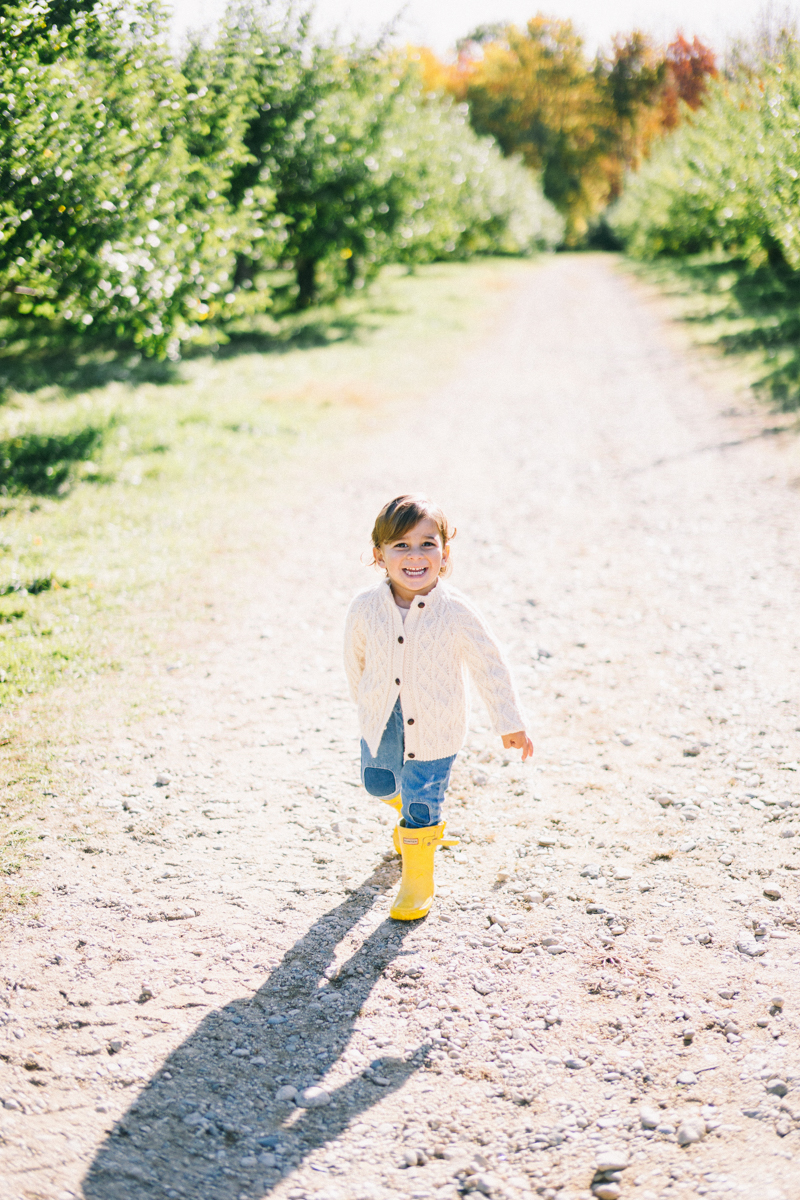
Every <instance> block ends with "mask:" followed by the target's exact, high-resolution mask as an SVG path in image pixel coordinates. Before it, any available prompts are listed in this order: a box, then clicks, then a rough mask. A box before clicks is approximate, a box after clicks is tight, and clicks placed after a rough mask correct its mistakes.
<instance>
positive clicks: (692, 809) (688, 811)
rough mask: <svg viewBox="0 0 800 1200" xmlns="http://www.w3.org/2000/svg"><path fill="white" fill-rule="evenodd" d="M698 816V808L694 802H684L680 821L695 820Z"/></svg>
mask: <svg viewBox="0 0 800 1200" xmlns="http://www.w3.org/2000/svg"><path fill="white" fill-rule="evenodd" d="M699 816H700V809H699V808H698V807H697V805H696V804H684V806H683V808H682V809H681V820H682V821H696V820H697V818H698V817H699Z"/></svg>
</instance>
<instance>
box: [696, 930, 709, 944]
mask: <svg viewBox="0 0 800 1200" xmlns="http://www.w3.org/2000/svg"><path fill="white" fill-rule="evenodd" d="M696 939H697V941H698V942H699V943H700V945H701V946H708V945H709V944H710V943H711V934H710V933H709V931H708V930H707V929H701V930H700V932H699V933H698V934H697V935H696Z"/></svg>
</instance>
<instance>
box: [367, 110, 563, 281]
mask: <svg viewBox="0 0 800 1200" xmlns="http://www.w3.org/2000/svg"><path fill="white" fill-rule="evenodd" d="M381 158H382V164H381V171H382V173H384V174H385V175H386V176H387V177H388V178H387V188H388V186H391V184H392V183H393V184H394V196H395V203H396V206H397V208H396V212H397V220H396V224H395V226H394V229H393V231H392V234H391V242H390V246H389V247H388V248H387V249H386V250H385V251H384V253H385V254H386V256H387V257H393V258H396V259H397V260H398V261H401V262H432V261H434V260H435V259H442V258H461V259H464V258H469V257H470V256H471V255H473V254H492V253H493V254H498V253H499V254H528V253H530V252H532V251H533V250H541V249H546V248H549V247H553V246H556V245H558V243H559V242H560V241H561V239H562V237H563V234H564V220H563V218H562V217H561V216H560V215H559V213H558V212H557V211H556V209H555V208H554V207H553V205H552V204H550V203H549V202H548V201H547V200H545V198H544V196H543V194H542V191H541V188H540V186H539V184H538V183H537V181H536V178H535V177H534V176H533V175H532V174H531V172H530V171H529V170H528V169H527V168H526V167H524V166H523V164H522V163H521V162H520V161H519V160H518V159H516V158H504V157H503V155H502V152H501V151H500V149H499V147H498V146H497V145H496V144H495V143H494V142H493V140H492V139H491V138H487V137H479V136H476V135H475V133H474V132H473V131H472V129H471V127H470V124H469V118H468V106H467V105H466V104H455V103H453V102H452V101H449V100H442V99H436V100H435V101H431V100H430V99H427V100H420V96H419V90H418V89H413V90H411V91H410V93H409V94H408V95H401V96H400V97H399V98H398V103H397V119H396V123H395V127H394V128H392V129H389V130H387V131H386V135H385V138H384V143H383V146H382V148H381Z"/></svg>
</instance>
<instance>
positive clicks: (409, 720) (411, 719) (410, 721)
mask: <svg viewBox="0 0 800 1200" xmlns="http://www.w3.org/2000/svg"><path fill="white" fill-rule="evenodd" d="M408 723H409V725H413V724H414V718H413V717H409V718H408Z"/></svg>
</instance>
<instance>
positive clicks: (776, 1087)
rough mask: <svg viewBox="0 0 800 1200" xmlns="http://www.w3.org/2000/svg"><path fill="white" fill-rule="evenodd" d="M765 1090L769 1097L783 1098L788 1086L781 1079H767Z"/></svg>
mask: <svg viewBox="0 0 800 1200" xmlns="http://www.w3.org/2000/svg"><path fill="white" fill-rule="evenodd" d="M766 1089H767V1091H768V1092H769V1094H770V1095H771V1096H785V1095H786V1093H787V1092H788V1091H789V1086H788V1084H787V1083H785V1082H784V1080H783V1079H768V1080H767V1083H766Z"/></svg>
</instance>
